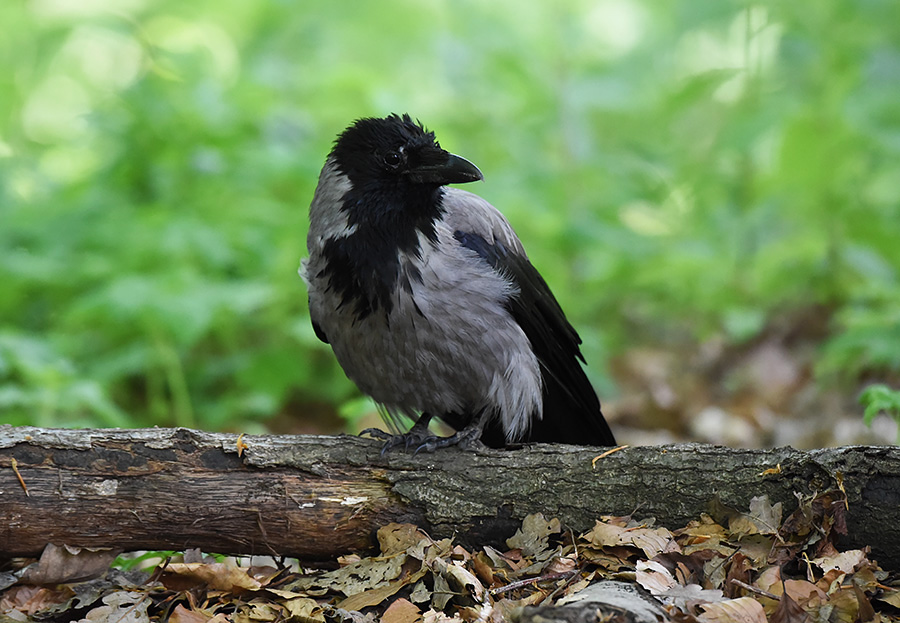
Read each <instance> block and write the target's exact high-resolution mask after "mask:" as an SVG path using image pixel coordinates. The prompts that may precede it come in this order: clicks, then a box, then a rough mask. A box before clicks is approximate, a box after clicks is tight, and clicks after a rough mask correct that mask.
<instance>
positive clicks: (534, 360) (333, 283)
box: [299, 113, 615, 452]
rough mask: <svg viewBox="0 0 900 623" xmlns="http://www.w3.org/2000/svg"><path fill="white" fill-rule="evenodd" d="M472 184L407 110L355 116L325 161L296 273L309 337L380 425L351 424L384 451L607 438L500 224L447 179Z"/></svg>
mask: <svg viewBox="0 0 900 623" xmlns="http://www.w3.org/2000/svg"><path fill="white" fill-rule="evenodd" d="M483 179H484V176H483V175H482V173H481V170H480V169H479V168H478V167H477V166H475V165H474V164H473V163H472V162H470V161H469V160H466V159H465V158H463V157H461V156H457V155H455V154H452V153H450V152H448V151H446V150H444V149H443V148H442V147H441V146H440V143H439V142H438V141H437V139H436V138H435V134H434V132H430V131H428V130H427V129H426V128H425V126H424V125H423V124H422V123H421V122H419V121H418V120H415V121H414V120H413V119H412V118H411V117H410V116H409V114H402V115H399V114H395V113H392V114H390V115H388V116H386V117H364V118H360V119H357V120H356V121H354V122H353V123H351V124H350V125H349V127H347V128H346V129H345V130H344V131H343V132H341V133H340V134H339V135H338V136H337V139H336V140H335V142H334V146H333V148H332V149H331V152H330V153H329V155H328V156H327V158H326V160H325V164H324V166H323V168H322V171H321V173H320V175H319V178H318V184H317V186H316V189H315V193H314V195H313V199H312V202H311V204H310V209H309V230H308V235H307V251H308V256H307V257H306V258H305V259H304V260H303V261H302V262H301V267H300V270H299V272H300V276H301V277H302V278H303V280H304V281H305V282H306V285H307V291H308V295H309V315H310V319H311V321H312V326H313V330H314V332H315V334H316V336H317V337H318V338H319V339H320V340H321V341H322V342H325V343H326V344H330V345H331V348H332V350H333V351H334V355H335V357H336V358H337V361H338V363H339V364H340V366H341V367H342V368H343V370H344V372H345V374H346V375H347V377H349V378H350V379H351V380H352V381H353V382H354V383H355V384H356V385H357V387H358V388H359V389H360V390H361V391H362V392H363V393H364V394H366V395H368V396H369V397H371V398H372V399H373V400H374V401H375V403H376V404H377V405H378V407H379V410H380V411H381V413H382V415H383V416H384V419H385V422H386V423H387V424H388V428H389V429H391V430H392V431H393V433H389V432H386V431H383V430H380V429H367V430H366V431H363V434H368V435H370V436H372V437H375V438H377V439H380V440H383V441H384V445H383V449H382V452H386V451H388V450H391V449H393V448H396V447H398V446H402V447H405V448H406V449H412V448H414V449H415V451H416V452H420V451H426V452H433V451H435V450H437V449H439V448H445V447H450V446H458V447H460V448H461V449H463V450H465V449H469V448H475V447H478V446H479V444H481V445H482V446H488V447H491V448H505V447H508V446H509V445H511V444H517V443H525V442H548V443H570V444H579V445H597V446H614V445H615V437H614V436H613V433H612V431H611V430H610V427H609V425H608V424H607V422H606V420H605V419H604V417H603V414H602V412H601V409H600V401H599V399H598V397H597V394H596V393H595V391H594V389H593V387H592V386H591V383H590V381H589V380H588V378H587V376H586V374H585V371H584V369H583V368H582V364H583V363H585V361H584V357H583V355H582V353H581V349H580V344H581V339H580V337H579V336H578V333H577V332H576V331H575V329H574V328H573V327H572V325H571V324H570V323H569V321H568V320H567V319H566V316H565V314H564V313H563V310H562V308H561V307H560V305H559V303H558V302H557V300H556V298H555V297H554V296H553V293H552V292H551V291H550V288H549V286H548V285H547V283H546V281H545V280H544V279H543V277H541V275H540V273H538V271H537V269H535V267H534V266H533V265H532V264H531V262H530V261H529V259H528V256H527V254H526V252H525V248H524V246H523V245H522V242H521V241H520V240H519V237H518V236H517V235H516V233H515V231H514V230H513V228H512V226H511V225H510V223H509V221H507V219H506V218H505V217H504V216H503V215H502V214H501V213H500V212H499V211H498V210H497V209H496V208H494V207H493V206H492V205H491V204H490V203H488V202H487V201H486V200H485V199H482V198H481V197H480V196H478V195H476V194H473V193H471V192H468V191H465V190H462V189H459V188H455V187H451V186H448V185H449V184H465V183H469V182H475V181H480V180H483ZM404 416H405V417H406V418H409V419H408V420H407V419H404ZM434 418H437V419H438V420H441V421H443V422H444V423H445V424H447V425H448V426H450V427H451V428H452V429H453V430H454V431H455V432H454V433H453V434H451V435H447V436H439V435H437V434H436V433H433V432H432V431H431V428H430V423H431V421H432V420H433V419H434ZM410 420H411V421H413V422H414V424H413V425H412V427H411V428H409V430H408V431H406V432H405V433H403V432H401V430H402V428H401V426H402V424H403V423H404V422H407V425H408V422H409V421H410Z"/></svg>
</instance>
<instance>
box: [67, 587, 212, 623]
mask: <svg viewBox="0 0 900 623" xmlns="http://www.w3.org/2000/svg"><path fill="white" fill-rule="evenodd" d="M103 604H104V605H102V606H99V607H97V608H94V609H92V610H91V611H90V612H88V613H87V615H85V617H84V618H83V619H81V621H78V623H94V622H97V623H110V622H114V623H149V621H150V617H149V615H148V614H147V607H148V606H149V605H150V600H149V599H148V598H147V596H146V595H143V594H141V593H132V592H130V591H116V592H114V593H110V594H109V595H106V596H105V597H104V598H103ZM170 620H173V621H175V622H176V623H178V621H177V620H176V619H170ZM208 621H209V617H203V620H202V623H207V622H208ZM181 623H191V622H189V621H186V620H182V621H181ZM198 623H200V622H199V621H198Z"/></svg>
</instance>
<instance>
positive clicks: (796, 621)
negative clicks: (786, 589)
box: [769, 593, 811, 623]
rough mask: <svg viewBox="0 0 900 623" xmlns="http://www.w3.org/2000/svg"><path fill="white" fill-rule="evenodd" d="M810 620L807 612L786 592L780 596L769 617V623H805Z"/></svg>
mask: <svg viewBox="0 0 900 623" xmlns="http://www.w3.org/2000/svg"><path fill="white" fill-rule="evenodd" d="M810 620H811V619H810V616H809V614H808V613H807V612H806V611H805V610H804V609H803V608H801V607H800V604H798V603H797V602H796V601H794V600H793V599H792V598H791V596H790V595H789V594H788V593H784V594H783V595H782V596H781V599H780V600H778V607H777V608H775V611H774V612H773V613H772V616H771V617H769V623H806V622H807V621H810Z"/></svg>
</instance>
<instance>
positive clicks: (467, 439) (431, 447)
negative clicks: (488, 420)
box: [415, 426, 485, 454]
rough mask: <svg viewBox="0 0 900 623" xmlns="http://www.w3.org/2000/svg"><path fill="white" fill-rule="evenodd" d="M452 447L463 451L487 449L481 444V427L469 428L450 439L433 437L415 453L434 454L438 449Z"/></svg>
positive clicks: (424, 442) (451, 436)
mask: <svg viewBox="0 0 900 623" xmlns="http://www.w3.org/2000/svg"><path fill="white" fill-rule="evenodd" d="M450 446H459V448H460V449H462V450H474V449H476V448H483V447H485V446H484V444H483V443H481V427H474V426H467V427H465V428H464V429H462V430H461V431H459V432H457V433H454V434H453V435H450V436H449V437H438V436H436V435H432V436H431V437H430V438H428V439H424V440H423V441H422V443H421V444H419V447H417V448H416V452H415V453H416V454H418V453H419V452H434V451H435V450H437V449H438V448H449V447H450Z"/></svg>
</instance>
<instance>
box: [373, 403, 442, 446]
mask: <svg viewBox="0 0 900 623" xmlns="http://www.w3.org/2000/svg"><path fill="white" fill-rule="evenodd" d="M430 422H431V414H430V413H423V414H422V415H421V416H419V419H418V420H416V423H415V424H413V426H412V428H410V429H409V430H408V431H407V432H405V433H403V434H402V435H392V434H390V433H386V432H385V431H383V430H380V429H378V428H367V429H366V430H364V431H362V432H361V433H360V435H369V436H370V437H374V438H376V439H381V440H382V441H384V447H382V448H381V454H385V453H386V452H389V451H391V450H393V449H394V448H396V447H397V446H403V447H404V448H406V449H407V450H409V449H410V448H419V447H421V446H422V445H424V444H426V443H428V442H429V441H430V440H432V439H440V437H435V435H434V433H432V432H431V431H430V430H429V429H428V424H429V423H430ZM416 451H417V452H418V450H416Z"/></svg>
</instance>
